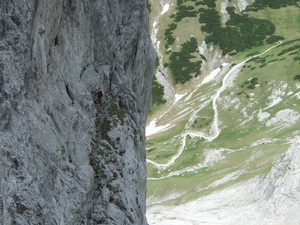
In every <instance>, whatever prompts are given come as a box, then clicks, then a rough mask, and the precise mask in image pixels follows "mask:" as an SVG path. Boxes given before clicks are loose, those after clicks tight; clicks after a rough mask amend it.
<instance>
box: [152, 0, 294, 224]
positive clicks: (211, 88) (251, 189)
mask: <svg viewBox="0 0 300 225" xmlns="http://www.w3.org/2000/svg"><path fill="white" fill-rule="evenodd" d="M149 2H151V1H149ZM252 2H254V1H252ZM268 2H269V3H270V2H273V1H268V0H264V1H260V0H257V1H255V3H253V4H251V1H240V0H238V1H234V0H232V1H226V0H225V1H224V0H222V1H221V0H220V1H219V0H217V1H205V0H204V1H199V0H195V1H193V0H177V1H172V0H162V1H160V2H159V3H160V4H155V1H152V4H151V13H152V15H151V19H152V21H154V23H153V29H152V36H153V40H154V43H155V47H156V49H157V51H158V53H159V54H158V55H159V60H158V63H157V70H156V71H157V72H156V76H157V82H158V83H160V84H161V85H164V86H165V87H164V98H165V99H166V100H167V103H166V104H161V103H163V101H161V99H163V98H161V97H163V94H161V93H162V91H160V94H161V95H160V96H154V97H160V98H161V99H160V100H159V98H157V99H158V101H156V103H155V105H154V107H153V108H152V110H153V111H152V114H151V115H150V118H149V124H148V126H147V129H146V131H147V132H146V133H147V145H146V146H147V148H146V149H147V162H148V185H147V187H148V195H147V197H148V198H147V204H148V209H147V211H148V221H149V223H150V224H151V225H154V224H157V225H174V224H178V225H179V224H180V225H199V224H223V225H224V224H225V225H233V224H244V225H253V224H260V225H291V224H292V225H298V224H299V221H300V217H299V213H298V211H299V210H300V177H299V174H300V166H299V163H298V161H299V157H300V151H299V150H300V139H299V137H300V133H299V131H300V73H299V71H300V62H299V60H300V58H299V57H300V40H299V37H300V20H299V18H300V10H299V3H296V2H297V1H274V4H271V5H268V4H269V3H268ZM156 3H158V1H157V2H156ZM247 5H249V7H247ZM233 7H235V8H233ZM216 18H217V19H216ZM261 29H262V30H261ZM182 62H183V63H182ZM199 64H201V65H200V69H199V67H198V66H199ZM174 68H176V70H173V69H174ZM178 71H179V72H178ZM182 72H183V73H182ZM158 87H159V88H158ZM158 89H160V90H162V89H163V87H162V86H159V84H155V86H154V87H153V90H158Z"/></svg>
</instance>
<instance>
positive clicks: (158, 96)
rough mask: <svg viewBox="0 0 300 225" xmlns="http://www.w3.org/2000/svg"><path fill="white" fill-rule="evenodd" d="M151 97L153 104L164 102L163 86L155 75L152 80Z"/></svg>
mask: <svg viewBox="0 0 300 225" xmlns="http://www.w3.org/2000/svg"><path fill="white" fill-rule="evenodd" d="M152 99H153V104H156V105H161V104H164V103H166V100H165V99H164V86H162V85H161V84H160V83H158V81H157V79H156V77H154V79H153V82H152Z"/></svg>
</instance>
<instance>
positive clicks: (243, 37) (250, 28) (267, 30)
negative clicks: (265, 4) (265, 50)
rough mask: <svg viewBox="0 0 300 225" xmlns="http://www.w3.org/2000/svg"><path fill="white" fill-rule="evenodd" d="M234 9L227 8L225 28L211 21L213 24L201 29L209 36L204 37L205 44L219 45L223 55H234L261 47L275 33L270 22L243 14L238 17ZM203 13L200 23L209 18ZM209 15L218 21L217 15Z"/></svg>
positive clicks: (210, 23)
mask: <svg viewBox="0 0 300 225" xmlns="http://www.w3.org/2000/svg"><path fill="white" fill-rule="evenodd" d="M234 9H235V8H233V7H227V11H228V13H229V14H230V19H229V20H228V21H227V22H226V27H221V25H220V22H216V21H215V19H212V20H213V22H208V23H206V26H205V27H202V28H201V30H203V31H206V32H208V33H209V34H210V35H208V36H207V37H206V42H207V43H213V44H215V45H219V47H220V48H221V50H222V51H223V54H224V55H225V54H227V53H230V55H234V54H236V53H237V52H241V51H244V50H246V49H250V48H252V47H254V46H259V45H262V44H263V43H264V40H265V39H266V38H267V37H268V36H270V35H272V34H273V33H274V32H275V26H274V24H273V23H271V22H270V21H268V20H265V19H256V18H253V17H249V16H248V15H245V14H243V15H238V14H236V13H235V12H234ZM202 11H203V10H201V12H202ZM205 11H207V10H204V11H203V12H204V14H202V13H201V16H200V21H201V20H202V19H203V18H204V21H206V20H207V19H208V18H209V17H210V15H209V14H208V15H207V18H206V14H205ZM211 13H212V14H214V16H213V17H214V18H215V17H218V20H220V16H219V15H216V13H215V12H213V11H212V12H211ZM203 15H204V17H203ZM208 21H209V20H208Z"/></svg>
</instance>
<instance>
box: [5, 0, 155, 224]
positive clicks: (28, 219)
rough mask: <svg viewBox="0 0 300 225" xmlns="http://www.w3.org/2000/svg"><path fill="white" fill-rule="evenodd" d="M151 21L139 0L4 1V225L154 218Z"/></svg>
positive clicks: (135, 221)
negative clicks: (149, 201)
mask: <svg viewBox="0 0 300 225" xmlns="http://www.w3.org/2000/svg"><path fill="white" fill-rule="evenodd" d="M147 27H148V18H147V11H146V6H145V1H141V0H126V1H119V0H93V1H88V0H78V1H75V0H51V1H47V0H39V1H37V0H1V2H0V118H1V120H0V146H1V147H0V210H1V212H0V224H5V225H9V224H20V225H27V224H28V225H29V224H30V225H34V224H47V225H48V224H49V225H52V224H59V225H70V224H75V225H76V224H112V225H113V224H116V225H122V224H136V225H143V224H147V223H146V220H145V207H146V203H145V192H146V190H145V183H146V167H145V150H144V141H145V135H144V124H145V119H146V115H147V113H148V109H149V106H150V102H151V93H150V92H151V82H152V72H153V68H154V58H155V53H154V50H153V49H152V46H151V42H150V39H149V37H148V28H147ZM97 90H102V91H103V93H104V96H103V98H102V99H101V103H100V104H98V103H97V101H98V100H97V96H95V95H94V92H95V91H97Z"/></svg>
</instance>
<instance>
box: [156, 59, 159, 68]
mask: <svg viewBox="0 0 300 225" xmlns="http://www.w3.org/2000/svg"><path fill="white" fill-rule="evenodd" d="M158 66H159V58H158V57H157V56H156V60H155V67H156V68H157V67H158Z"/></svg>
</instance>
